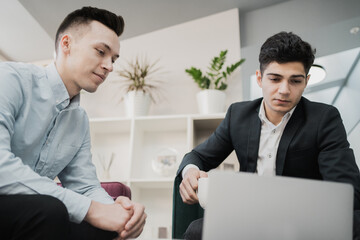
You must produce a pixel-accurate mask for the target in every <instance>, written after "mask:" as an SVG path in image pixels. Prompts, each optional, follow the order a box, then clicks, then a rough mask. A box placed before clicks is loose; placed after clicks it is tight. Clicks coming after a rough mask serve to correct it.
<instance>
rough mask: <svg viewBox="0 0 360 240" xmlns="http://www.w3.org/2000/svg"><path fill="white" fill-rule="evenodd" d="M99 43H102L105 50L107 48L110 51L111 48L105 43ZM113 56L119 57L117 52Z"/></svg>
mask: <svg viewBox="0 0 360 240" xmlns="http://www.w3.org/2000/svg"><path fill="white" fill-rule="evenodd" d="M100 44H101V45H103V46H104V47H105V48H106V49H107V50H109V51H110V52H111V48H110V46H109V45H107V44H106V43H103V42H102V43H100ZM114 57H115V58H119V54H115V55H114Z"/></svg>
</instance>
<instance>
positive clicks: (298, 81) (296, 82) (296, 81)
mask: <svg viewBox="0 0 360 240" xmlns="http://www.w3.org/2000/svg"><path fill="white" fill-rule="evenodd" d="M291 82H292V83H295V84H299V83H301V80H292V81H291Z"/></svg>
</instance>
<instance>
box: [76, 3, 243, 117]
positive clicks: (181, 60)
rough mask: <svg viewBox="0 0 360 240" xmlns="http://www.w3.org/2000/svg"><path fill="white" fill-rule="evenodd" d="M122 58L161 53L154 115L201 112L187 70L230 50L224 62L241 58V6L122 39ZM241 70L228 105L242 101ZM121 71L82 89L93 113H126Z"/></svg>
mask: <svg viewBox="0 0 360 240" xmlns="http://www.w3.org/2000/svg"><path fill="white" fill-rule="evenodd" d="M120 45H121V46H120V61H119V63H118V64H121V63H122V61H124V60H132V59H133V58H134V57H136V56H137V55H144V54H145V55H146V56H148V58H149V59H150V60H156V59H158V58H160V62H159V66H162V67H163V69H164V71H165V72H166V73H165V78H166V81H167V82H166V83H165V84H164V86H163V90H164V91H163V92H164V98H163V100H162V101H161V102H159V103H158V104H156V105H153V106H152V108H151V109H150V114H151V115H167V114H188V113H197V112H198V111H197V106H196V99H195V94H196V93H197V92H198V91H199V90H200V89H199V88H198V87H197V85H196V84H195V83H194V81H193V80H192V79H191V78H190V76H188V75H187V74H186V73H185V69H186V68H190V67H191V66H194V67H197V68H201V69H202V70H203V71H205V70H206V67H207V66H208V64H209V62H210V60H211V59H212V58H213V57H214V56H215V55H218V54H219V53H220V51H221V50H224V49H228V50H229V52H228V58H227V61H226V63H225V65H227V64H232V63H234V62H236V61H237V60H239V59H240V28H239V14H238V10H237V9H232V10H229V11H226V12H222V13H218V14H215V15H211V16H208V17H205V18H201V19H197V20H194V21H190V22H187V23H183V24H180V25H176V26H173V27H169V28H166V29H162V30H159V31H155V32H152V33H148V34H145V35H141V36H138V37H135V38H131V39H126V40H124V41H121V42H120ZM240 76H241V74H240V73H239V71H237V72H235V73H234V78H233V79H231V80H230V82H229V87H228V90H226V93H227V95H228V98H227V106H229V105H230V103H232V102H235V101H240V100H242V87H241V86H242V84H241V80H240ZM116 80H117V79H116V74H114V73H112V74H111V75H110V76H109V78H108V80H107V82H105V83H104V84H103V85H102V86H101V87H100V88H99V89H98V91H97V92H96V93H94V94H87V93H85V94H83V95H82V100H81V101H82V105H83V106H84V108H86V110H87V112H88V115H89V116H90V117H114V116H124V115H125V114H124V107H123V103H120V102H119V101H120V98H121V96H119V94H118V85H117V84H116Z"/></svg>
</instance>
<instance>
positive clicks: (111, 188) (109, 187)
mask: <svg viewBox="0 0 360 240" xmlns="http://www.w3.org/2000/svg"><path fill="white" fill-rule="evenodd" d="M58 185H59V186H61V183H58ZM101 187H102V188H103V189H105V191H106V192H107V193H108V194H109V195H110V197H112V198H113V199H114V200H115V199H116V198H117V197H119V196H125V197H128V198H130V199H131V190H130V188H129V187H128V186H126V185H125V184H123V183H121V182H101Z"/></svg>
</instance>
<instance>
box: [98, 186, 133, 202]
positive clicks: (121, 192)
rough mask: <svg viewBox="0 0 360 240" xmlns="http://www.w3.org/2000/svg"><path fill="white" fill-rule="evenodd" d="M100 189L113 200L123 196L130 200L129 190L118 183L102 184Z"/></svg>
mask: <svg viewBox="0 0 360 240" xmlns="http://www.w3.org/2000/svg"><path fill="white" fill-rule="evenodd" d="M101 187H102V188H103V189H105V191H106V192H107V193H108V194H109V195H110V197H112V198H113V199H114V200H115V199H116V198H117V197H119V196H125V197H128V198H130V199H131V190H130V188H129V187H128V186H126V185H125V184H123V183H120V182H102V183H101Z"/></svg>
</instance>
